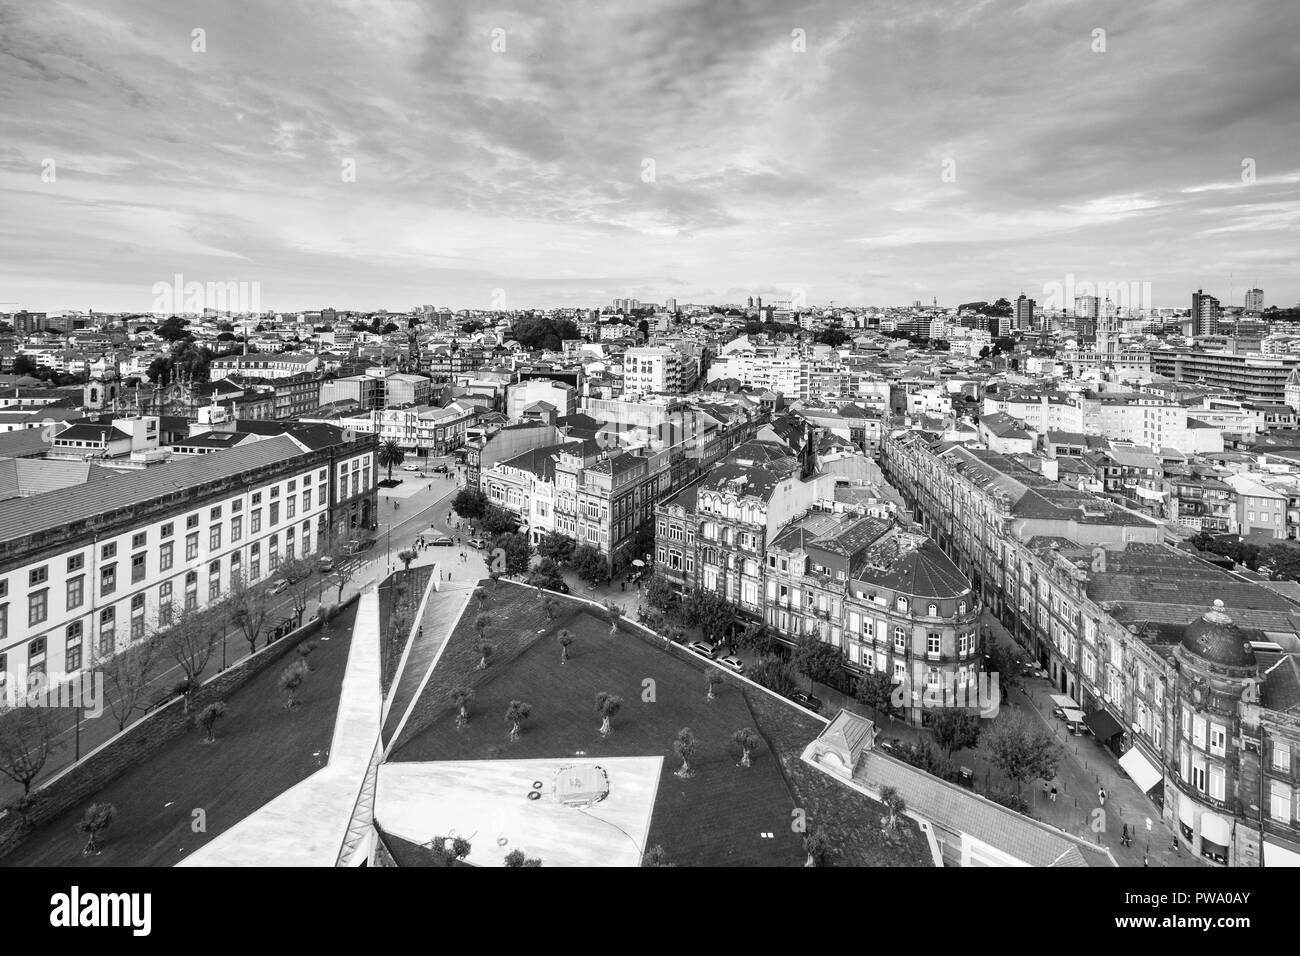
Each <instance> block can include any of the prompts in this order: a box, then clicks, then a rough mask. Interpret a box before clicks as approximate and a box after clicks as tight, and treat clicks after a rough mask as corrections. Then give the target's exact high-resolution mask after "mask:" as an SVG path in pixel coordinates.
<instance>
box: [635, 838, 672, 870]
mask: <svg viewBox="0 0 1300 956" xmlns="http://www.w3.org/2000/svg"><path fill="white" fill-rule="evenodd" d="M641 865H642V866H676V865H677V864H676V863H670V862H669V861H668V853H667V851H666V850H664V848H663V847H662V846H661V845H659V844H657V843H656V844H655V845H654V846H652V847H651V848H650V849H648V850H646V851H645V855H644V856H642V857H641Z"/></svg>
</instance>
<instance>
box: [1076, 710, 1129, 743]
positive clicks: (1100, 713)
mask: <svg viewBox="0 0 1300 956" xmlns="http://www.w3.org/2000/svg"><path fill="white" fill-rule="evenodd" d="M1084 722H1085V723H1086V724H1087V725H1088V726H1089V727H1090V728H1092V732H1093V734H1095V735H1096V737H1097V739H1098V740H1100V741H1101V742H1102V743H1105V742H1106V741H1107V740H1110V738H1112V737H1114V736H1115V735H1116V734H1118V733H1120V732H1122V731H1123V730H1124V726H1123V725H1122V724H1121V723H1120V722H1119V721H1118V720H1116V719H1115V718H1114V717H1112V716H1111V713H1110V711H1108V710H1094V711H1093V712H1092V713H1091V714H1089V715H1088V716H1087V717H1085V718H1084Z"/></svg>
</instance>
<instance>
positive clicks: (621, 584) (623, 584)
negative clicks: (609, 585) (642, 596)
mask: <svg viewBox="0 0 1300 956" xmlns="http://www.w3.org/2000/svg"><path fill="white" fill-rule="evenodd" d="M618 589H619V590H620V591H626V590H627V582H626V581H619V582H618Z"/></svg>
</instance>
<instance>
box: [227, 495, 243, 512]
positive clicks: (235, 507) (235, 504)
mask: <svg viewBox="0 0 1300 956" xmlns="http://www.w3.org/2000/svg"><path fill="white" fill-rule="evenodd" d="M243 510H244V499H243V498H236V499H235V500H234V501H232V502H231V503H230V513H231V514H234V513H235V512H237V511H243Z"/></svg>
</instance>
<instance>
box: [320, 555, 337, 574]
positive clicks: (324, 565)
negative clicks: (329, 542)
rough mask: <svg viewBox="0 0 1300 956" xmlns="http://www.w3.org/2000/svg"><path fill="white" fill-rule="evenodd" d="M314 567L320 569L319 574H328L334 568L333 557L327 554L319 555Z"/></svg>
mask: <svg viewBox="0 0 1300 956" xmlns="http://www.w3.org/2000/svg"><path fill="white" fill-rule="evenodd" d="M316 569H317V570H318V571H320V573H321V574H329V573H330V572H331V571H333V570H334V559H333V558H331V557H330V556H329V555H328V554H323V555H321V558H320V560H319V561H317V562H316Z"/></svg>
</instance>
